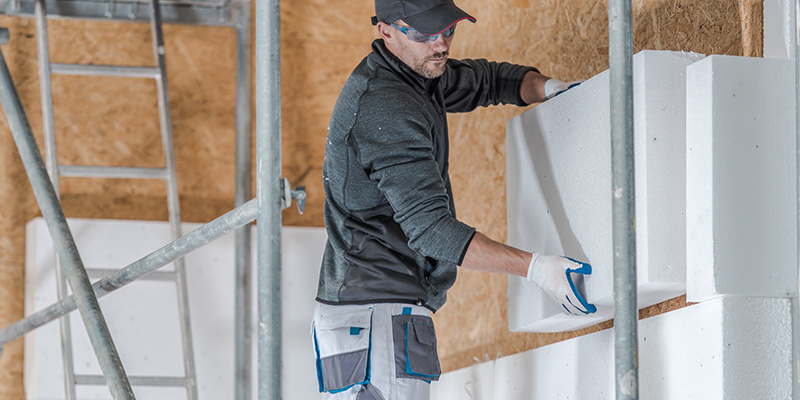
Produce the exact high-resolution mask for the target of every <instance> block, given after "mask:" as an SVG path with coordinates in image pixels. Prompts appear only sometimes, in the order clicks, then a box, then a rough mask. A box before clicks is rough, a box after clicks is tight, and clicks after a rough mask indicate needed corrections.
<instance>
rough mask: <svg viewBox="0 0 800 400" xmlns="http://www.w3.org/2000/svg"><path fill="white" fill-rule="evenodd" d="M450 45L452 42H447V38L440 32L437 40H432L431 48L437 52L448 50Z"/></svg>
mask: <svg viewBox="0 0 800 400" xmlns="http://www.w3.org/2000/svg"><path fill="white" fill-rule="evenodd" d="M449 47H450V44H449V43H447V40H446V39H445V37H444V35H442V34H439V37H438V38H436V40H434V41H433V42H431V49H432V50H433V51H435V52H437V53H441V52H444V51H447V49H448V48H449Z"/></svg>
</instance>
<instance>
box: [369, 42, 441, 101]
mask: <svg viewBox="0 0 800 400" xmlns="http://www.w3.org/2000/svg"><path fill="white" fill-rule="evenodd" d="M368 58H369V59H370V60H371V61H373V62H374V63H376V64H378V65H380V66H382V67H384V68H388V69H390V70H392V71H393V72H394V73H395V74H396V75H397V76H398V77H399V78H400V79H402V80H403V81H404V82H406V83H407V84H408V85H409V86H411V87H412V88H414V90H415V91H417V92H420V93H431V92H432V90H433V88H434V87H435V86H436V84H438V83H439V78H434V79H429V78H425V77H424V76H422V75H420V74H418V73H416V72H414V70H412V69H411V67H409V66H408V65H406V63H404V62H403V61H402V60H400V59H399V58H397V56H395V55H394V54H393V53H392V52H391V51H389V49H387V48H386V45H385V44H384V43H383V39H376V40H375V41H373V42H372V53H371V54H370V55H369V56H368Z"/></svg>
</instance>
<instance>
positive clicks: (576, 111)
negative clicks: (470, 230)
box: [506, 51, 703, 332]
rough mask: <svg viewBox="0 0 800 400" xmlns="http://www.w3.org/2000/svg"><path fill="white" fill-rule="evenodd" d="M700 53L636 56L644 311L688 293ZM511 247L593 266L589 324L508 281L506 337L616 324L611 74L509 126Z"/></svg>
mask: <svg viewBox="0 0 800 400" xmlns="http://www.w3.org/2000/svg"><path fill="white" fill-rule="evenodd" d="M702 57H703V56H702V55H698V54H694V53H680V52H667V51H642V52H639V53H637V54H636V55H635V56H634V59H633V61H634V65H633V73H634V77H633V79H634V82H633V87H634V118H635V121H634V129H635V137H634V147H635V149H634V150H635V167H636V172H635V181H636V187H635V195H636V251H637V264H638V272H637V274H638V293H639V297H638V305H639V307H640V308H642V307H646V306H649V305H652V304H656V303H658V302H661V301H664V300H668V299H670V298H673V297H675V296H678V295H680V294H682V293H683V292H684V290H685V273H686V272H685V215H684V207H685V204H684V202H683V198H684V193H685V175H684V169H683V166H684V165H685V135H684V132H685V129H686V128H685V115H686V114H685V113H686V110H685V103H684V100H685V85H684V83H683V82H684V81H685V68H686V66H687V65H689V64H691V63H693V62H695V61H697V60H698V59H700V58H702ZM506 147H507V152H506V154H507V190H508V197H507V198H508V241H509V244H511V245H513V246H516V247H519V248H522V249H525V250H529V251H538V252H542V253H546V254H558V255H567V256H570V257H572V258H575V259H578V260H582V261H586V262H589V263H590V264H592V267H593V273H592V275H591V276H589V277H587V278H586V279H585V285H586V294H587V298H588V300H589V301H590V302H592V303H593V304H595V305H596V306H597V307H598V311H597V313H595V314H593V315H592V316H581V317H572V316H566V315H563V314H562V313H561V312H560V310H559V309H558V308H557V307H556V306H555V305H554V304H552V301H551V300H549V299H548V298H547V297H546V296H545V295H544V294H543V293H542V292H541V290H540V289H539V288H538V287H537V286H536V285H535V284H533V283H529V282H527V281H525V280H524V279H522V278H519V277H509V282H508V297H509V307H508V309H509V329H511V330H512V331H535V332H554V331H567V330H574V329H579V328H583V327H586V326H590V325H593V324H596V323H598V322H601V321H604V320H608V319H610V318H612V317H613V253H612V252H613V243H612V237H613V235H612V229H611V227H612V211H611V199H612V194H611V189H612V188H611V177H612V175H611V135H610V121H609V81H608V71H605V72H603V73H601V74H599V75H597V76H595V77H592V78H591V79H589V80H587V81H586V82H584V83H583V84H581V85H580V86H578V87H576V88H573V89H571V90H569V91H567V92H565V93H563V94H561V95H559V96H558V97H556V98H554V99H552V100H549V101H547V102H544V103H542V104H540V105H538V106H537V107H535V108H533V109H532V110H529V111H528V112H526V113H524V114H522V115H520V116H517V117H515V118H513V119H511V121H510V122H509V123H508V127H507V134H506Z"/></svg>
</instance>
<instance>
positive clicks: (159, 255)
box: [0, 199, 258, 346]
mask: <svg viewBox="0 0 800 400" xmlns="http://www.w3.org/2000/svg"><path fill="white" fill-rule="evenodd" d="M257 212H258V205H257V203H256V200H255V199H251V200H250V201H248V202H247V203H244V204H242V205H241V206H239V207H236V208H235V209H233V210H231V211H229V212H227V213H225V214H223V215H222V216H220V217H219V218H217V219H215V220H213V221H211V222H209V223H208V224H206V225H203V226H202V227H200V228H198V229H196V230H194V231H192V232H191V233H189V234H187V235H185V236H183V237H181V238H180V239H178V240H176V241H174V242H172V243H170V244H168V245H166V246H164V247H162V248H160V249H158V250H156V251H154V252H152V253H150V254H148V255H146V256H144V257H142V258H140V259H139V260H137V261H134V262H133V263H131V264H129V265H128V266H126V267H125V268H122V269H120V270H119V271H117V272H115V273H114V274H112V275H110V276H107V277H105V278H103V279H101V280H99V281H97V282H95V283H94V284H92V289H94V293H95V295H96V296H97V298H100V297H103V296H105V295H107V294H109V293H111V292H113V291H115V290H117V289H119V288H121V287H123V286H125V285H127V284H129V283H131V282H133V281H135V280H137V279H139V278H141V277H144V276H146V275H147V274H149V273H151V272H153V271H155V270H157V269H159V268H161V267H163V266H165V265H167V264H169V263H170V262H172V261H173V260H175V259H176V258H179V257H183V256H184V255H186V254H188V253H190V252H192V251H194V250H196V249H199V248H200V247H203V246H205V245H207V244H208V243H211V242H213V241H214V240H217V239H219V238H220V237H222V236H224V235H225V234H227V233H229V232H232V231H233V230H234V229H236V228H238V227H240V226H242V225H245V224H247V223H249V222H252V221H253V220H255V218H256V214H257ZM73 310H75V296H74V295H72V296H70V297H67V298H65V299H64V300H61V301H59V302H58V303H55V304H53V305H51V306H49V307H47V308H45V309H43V310H41V311H38V312H36V313H34V314H32V315H30V316H29V317H27V318H24V319H21V320H19V321H17V322H16V323H14V324H12V325H10V326H8V327H7V328H5V329H3V330H0V346H2V345H4V344H6V343H8V342H10V341H12V340H14V339H16V338H18V337H20V336H22V335H24V334H26V333H28V332H30V331H32V330H34V329H36V328H38V327H40V326H42V325H44V324H46V323H48V322H50V321H52V320H54V319H56V318H58V317H61V316H62V315H65V314H67V313H69V312H70V311H73Z"/></svg>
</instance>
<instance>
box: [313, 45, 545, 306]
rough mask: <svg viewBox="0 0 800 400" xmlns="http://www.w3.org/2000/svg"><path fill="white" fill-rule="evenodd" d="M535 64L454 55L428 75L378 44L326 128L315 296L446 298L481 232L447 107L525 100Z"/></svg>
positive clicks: (432, 302)
mask: <svg viewBox="0 0 800 400" xmlns="http://www.w3.org/2000/svg"><path fill="white" fill-rule="evenodd" d="M531 70H533V71H535V70H536V69H535V68H530V67H523V66H518V65H512V64H508V63H495V62H488V61H486V60H460V61H459V60H448V61H447V67H446V69H445V72H444V74H443V75H442V76H441V77H439V78H436V79H426V78H423V77H422V76H420V75H419V74H417V73H415V72H414V71H412V70H411V69H410V68H409V67H408V66H406V65H405V64H404V63H403V62H402V61H400V60H399V59H397V58H396V57H395V56H394V55H393V54H391V53H390V52H389V51H388V50H387V49H386V47H385V46H384V44H383V41H382V40H380V39H379V40H376V41H375V42H373V44H372V53H371V54H369V55H368V56H367V57H366V58H364V59H363V60H362V61H361V63H360V64H359V65H358V66H357V67H356V68H355V70H354V71H353V72H352V74H351V75H350V77H349V78H348V80H347V82H346V83H345V85H344V88H343V89H342V91H341V93H340V94H339V98H338V100H337V101H336V106H335V107H334V110H333V114H332V116H331V121H330V125H329V127H328V139H327V140H328V141H327V146H326V149H325V164H324V166H323V171H322V174H323V179H324V188H325V225H326V227H327V232H328V242H327V245H326V248H325V254H324V257H323V260H322V268H321V270H320V277H319V288H318V291H317V301H320V302H323V303H329V304H364V303H379V302H394V303H413V304H418V305H424V306H426V307H427V308H429V309H431V310H433V311H436V310H437V309H439V308H440V307H441V306H442V305H443V304H444V302H445V299H446V292H447V289H449V288H450V287H451V286H452V285H453V283H454V282H455V280H456V269H457V265H459V264H460V263H461V261H462V260H463V257H464V254H465V253H466V250H467V247H468V246H469V243H470V241H471V240H472V236H473V235H474V234H475V229H474V228H472V227H470V226H468V225H466V224H464V223H462V222H460V221H458V220H457V219H456V215H455V207H454V205H453V192H452V189H451V187H450V176H449V175H448V172H447V170H448V151H449V149H448V148H449V145H448V134H447V116H446V112H466V111H472V110H474V109H475V108H477V107H478V106H488V105H494V104H499V103H503V104H507V103H511V104H517V105H526V104H525V102H524V101H523V100H522V98H521V97H520V93H519V91H520V83H521V81H522V76H523V75H524V74H525V73H526V72H528V71H531Z"/></svg>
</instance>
